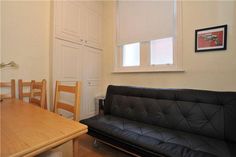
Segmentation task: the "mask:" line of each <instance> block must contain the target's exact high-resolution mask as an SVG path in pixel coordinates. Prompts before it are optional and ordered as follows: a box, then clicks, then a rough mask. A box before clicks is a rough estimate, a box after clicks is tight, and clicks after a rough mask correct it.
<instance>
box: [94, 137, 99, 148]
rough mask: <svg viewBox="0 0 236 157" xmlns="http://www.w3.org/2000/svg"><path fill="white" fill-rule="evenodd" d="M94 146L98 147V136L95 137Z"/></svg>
mask: <svg viewBox="0 0 236 157" xmlns="http://www.w3.org/2000/svg"><path fill="white" fill-rule="evenodd" d="M93 146H94V147H98V143H97V139H96V138H94V141H93Z"/></svg>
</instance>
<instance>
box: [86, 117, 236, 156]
mask: <svg viewBox="0 0 236 157" xmlns="http://www.w3.org/2000/svg"><path fill="white" fill-rule="evenodd" d="M81 122H82V123H84V124H86V125H88V127H89V129H91V130H97V131H101V132H103V133H104V134H107V135H109V136H111V137H114V139H116V138H118V139H119V140H123V141H126V142H129V143H131V144H133V145H136V146H139V147H143V148H145V149H148V150H151V151H154V152H157V153H161V154H163V155H166V156H171V157H213V156H219V157H233V156H234V155H235V154H230V153H232V151H233V149H234V150H235V149H236V147H235V145H231V146H230V147H229V144H228V143H226V142H225V141H223V140H219V139H214V138H209V137H205V136H201V135H197V134H191V133H187V132H182V131H177V130H173V129H168V128H162V127H158V126H152V125H147V124H144V123H139V122H135V121H130V120H127V119H124V118H119V117H114V116H111V115H105V116H95V117H92V118H89V119H86V120H82V121H81Z"/></svg>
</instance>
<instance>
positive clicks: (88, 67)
mask: <svg viewBox="0 0 236 157" xmlns="http://www.w3.org/2000/svg"><path fill="white" fill-rule="evenodd" d="M54 50H55V51H54V53H53V58H54V59H53V72H54V74H53V83H55V81H56V80H60V81H62V82H64V84H67V85H70V84H73V83H74V82H75V81H81V82H82V88H81V106H80V111H81V113H80V119H84V118H88V117H91V116H94V115H95V114H97V112H98V111H96V107H95V98H96V97H97V96H99V95H100V88H101V51H100V50H97V49H94V48H90V47H86V46H83V45H79V44H75V43H72V42H68V41H64V40H60V39H56V40H55V44H54ZM53 87H54V88H53V89H54V90H55V84H54V86H53ZM54 90H53V92H55V91H54ZM61 99H62V100H61V101H62V102H66V103H70V104H73V103H74V102H73V101H72V100H74V98H73V97H72V96H71V95H66V94H62V97H61ZM61 113H62V114H64V115H65V116H66V117H71V116H72V115H70V114H69V113H67V112H63V111H62V112H61Z"/></svg>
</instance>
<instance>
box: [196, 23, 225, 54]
mask: <svg viewBox="0 0 236 157" xmlns="http://www.w3.org/2000/svg"><path fill="white" fill-rule="evenodd" d="M226 48H227V25H222V26H216V27H209V28H203V29H198V30H195V52H203V51H216V50H226Z"/></svg>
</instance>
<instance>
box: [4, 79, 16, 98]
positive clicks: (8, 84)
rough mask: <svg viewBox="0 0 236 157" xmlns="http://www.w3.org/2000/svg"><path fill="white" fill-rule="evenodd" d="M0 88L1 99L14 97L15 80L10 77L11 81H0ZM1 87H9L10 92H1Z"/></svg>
mask: <svg viewBox="0 0 236 157" xmlns="http://www.w3.org/2000/svg"><path fill="white" fill-rule="evenodd" d="M0 88H1V94H0V98H1V100H2V99H9V98H16V91H15V90H16V89H15V88H16V84H15V80H14V79H12V80H11V82H0ZM2 88H10V91H11V92H10V93H4V94H3V93H2V91H3V89H2Z"/></svg>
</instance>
